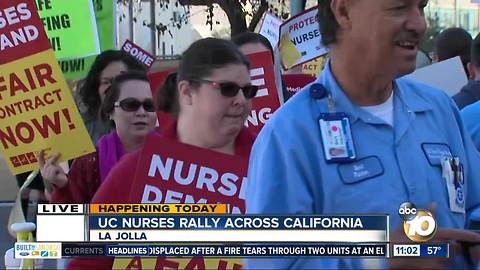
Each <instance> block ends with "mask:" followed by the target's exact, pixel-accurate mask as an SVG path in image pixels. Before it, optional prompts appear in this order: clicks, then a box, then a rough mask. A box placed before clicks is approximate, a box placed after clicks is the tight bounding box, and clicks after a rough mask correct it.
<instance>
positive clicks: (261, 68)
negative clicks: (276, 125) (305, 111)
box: [246, 51, 280, 133]
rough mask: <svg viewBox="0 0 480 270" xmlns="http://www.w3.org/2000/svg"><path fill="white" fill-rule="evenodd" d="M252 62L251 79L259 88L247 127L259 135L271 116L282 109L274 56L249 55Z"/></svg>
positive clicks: (263, 53) (267, 53)
mask: <svg viewBox="0 0 480 270" xmlns="http://www.w3.org/2000/svg"><path fill="white" fill-rule="evenodd" d="M247 57H248V60H249V61H250V78H251V80H252V84H253V85H257V86H259V89H258V92H257V95H256V96H255V97H254V98H253V100H252V112H251V113H250V115H249V116H248V117H247V121H246V126H247V127H248V129H249V130H251V131H252V132H254V133H259V132H260V130H261V129H262V127H263V126H264V125H265V123H266V122H267V120H268V119H269V118H270V115H271V114H272V113H273V112H274V111H276V110H277V109H278V108H279V107H280V98H279V97H278V92H277V85H276V83H275V72H274V70H273V60H272V54H271V53H270V52H269V51H265V52H259V53H253V54H249V55H247Z"/></svg>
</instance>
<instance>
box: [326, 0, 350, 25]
mask: <svg viewBox="0 0 480 270" xmlns="http://www.w3.org/2000/svg"><path fill="white" fill-rule="evenodd" d="M352 4H353V3H351V2H350V1H349V0H332V2H330V8H331V9H332V12H333V15H334V16H335V19H336V20H337V22H338V24H339V25H340V29H351V28H352V21H351V18H350V7H351V5H352Z"/></svg>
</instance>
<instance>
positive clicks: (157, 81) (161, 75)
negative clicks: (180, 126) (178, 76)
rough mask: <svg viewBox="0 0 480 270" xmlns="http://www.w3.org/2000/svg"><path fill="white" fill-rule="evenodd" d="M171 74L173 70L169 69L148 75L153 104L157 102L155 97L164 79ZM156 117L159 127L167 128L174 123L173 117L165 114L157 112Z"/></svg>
mask: <svg viewBox="0 0 480 270" xmlns="http://www.w3.org/2000/svg"><path fill="white" fill-rule="evenodd" d="M172 72H175V69H173V68H169V69H166V70H162V71H159V72H154V73H149V74H148V80H149V81H150V89H152V97H153V99H154V100H155V103H156V102H157V95H158V91H160V87H162V85H163V83H164V82H165V79H166V78H167V76H168V75H170V74H171V73H172ZM157 117H158V122H159V123H160V127H165V126H168V125H169V124H170V123H171V122H172V121H174V118H173V116H172V115H171V114H170V113H167V112H162V111H157Z"/></svg>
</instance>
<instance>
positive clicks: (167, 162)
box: [130, 135, 248, 213]
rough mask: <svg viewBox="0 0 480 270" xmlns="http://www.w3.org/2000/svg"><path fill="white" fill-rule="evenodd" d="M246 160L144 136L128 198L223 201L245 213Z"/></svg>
mask: <svg viewBox="0 0 480 270" xmlns="http://www.w3.org/2000/svg"><path fill="white" fill-rule="evenodd" d="M247 165H248V160H247V159H245V158H242V157H239V156H235V155H227V154H222V153H218V152H215V151H212V150H208V149H203V148H199V147H195V146H192V145H187V144H183V143H179V142H176V141H173V140H169V139H167V138H164V137H160V136H158V135H150V136H148V137H147V138H146V141H145V145H144V147H143V150H142V155H141V158H140V161H139V163H138V165H137V169H136V173H135V180H134V185H133V189H132V191H131V193H130V201H134V202H141V203H226V204H229V205H230V211H231V212H232V213H245V189H246V184H247V181H246V175H247Z"/></svg>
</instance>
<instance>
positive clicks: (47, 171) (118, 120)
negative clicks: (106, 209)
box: [38, 71, 156, 203]
mask: <svg viewBox="0 0 480 270" xmlns="http://www.w3.org/2000/svg"><path fill="white" fill-rule="evenodd" d="M102 111H103V113H104V115H105V116H108V118H109V119H110V120H111V123H112V126H113V128H114V130H113V131H112V132H110V133H109V134H107V135H104V136H102V137H101V138H100V139H99V140H98V143H97V151H96V152H94V153H91V154H87V155H85V156H82V157H79V158H77V159H75V160H74V162H73V164H72V168H71V169H70V171H69V173H68V175H67V174H66V173H65V172H64V171H63V169H62V168H61V167H60V166H58V165H57V164H56V162H57V160H58V158H59V155H58V154H57V155H54V156H53V157H52V158H50V159H49V160H47V161H46V162H45V154H44V152H43V151H41V152H40V154H39V159H38V160H39V165H40V168H41V174H42V177H43V178H44V179H45V180H46V181H48V182H50V183H51V184H52V185H53V187H54V189H53V192H52V194H51V198H50V202H52V203H88V202H90V200H91V198H92V197H93V195H94V194H95V192H96V191H97V189H98V187H99V186H100V184H101V183H102V182H103V181H104V180H105V179H106V177H107V175H108V173H109V171H110V170H111V169H112V168H113V166H114V165H115V164H116V163H117V161H118V160H120V158H121V157H122V156H123V155H124V154H125V153H128V152H132V151H133V150H136V149H138V148H140V147H141V146H142V145H143V142H144V138H145V135H147V134H148V133H149V132H151V131H152V130H153V128H154V126H155V121H156V114H155V108H154V105H153V101H152V94H151V91H150V84H149V82H148V78H147V76H146V74H145V73H144V72H139V71H131V72H127V73H123V74H121V75H119V76H117V77H115V79H114V80H113V82H112V85H111V86H110V87H109V89H108V90H107V93H106V95H105V99H104V101H103V104H102Z"/></svg>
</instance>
